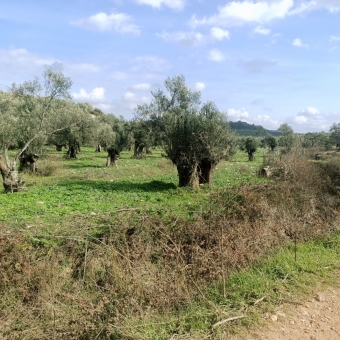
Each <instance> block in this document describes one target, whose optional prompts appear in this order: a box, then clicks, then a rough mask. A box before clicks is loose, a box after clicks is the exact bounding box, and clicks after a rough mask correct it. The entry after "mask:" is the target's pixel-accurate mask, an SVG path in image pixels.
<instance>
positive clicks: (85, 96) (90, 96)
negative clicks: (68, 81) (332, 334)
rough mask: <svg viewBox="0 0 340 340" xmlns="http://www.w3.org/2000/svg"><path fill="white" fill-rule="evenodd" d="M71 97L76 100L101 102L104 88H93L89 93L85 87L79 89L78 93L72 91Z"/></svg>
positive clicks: (103, 96) (103, 99)
mask: <svg viewBox="0 0 340 340" xmlns="http://www.w3.org/2000/svg"><path fill="white" fill-rule="evenodd" d="M72 97H73V99H74V100H75V101H77V102H88V103H102V102H103V101H105V100H106V99H105V89H104V88H102V87H96V88H94V89H93V90H92V91H91V92H90V93H88V92H86V90H85V89H80V91H79V92H78V93H76V92H74V93H72Z"/></svg>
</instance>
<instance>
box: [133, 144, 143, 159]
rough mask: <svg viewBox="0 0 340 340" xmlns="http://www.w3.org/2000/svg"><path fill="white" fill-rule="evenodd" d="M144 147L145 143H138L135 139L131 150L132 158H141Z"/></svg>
mask: <svg viewBox="0 0 340 340" xmlns="http://www.w3.org/2000/svg"><path fill="white" fill-rule="evenodd" d="M144 147H145V145H144V144H143V143H142V144H139V143H138V142H137V141H135V146H134V150H133V158H143V156H144V152H143V150H144Z"/></svg>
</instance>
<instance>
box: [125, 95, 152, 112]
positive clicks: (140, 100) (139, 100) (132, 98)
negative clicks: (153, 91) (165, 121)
mask: <svg viewBox="0 0 340 340" xmlns="http://www.w3.org/2000/svg"><path fill="white" fill-rule="evenodd" d="M123 101H124V102H125V103H126V104H127V107H128V109H129V110H134V109H135V108H136V107H137V105H138V104H149V103H150V102H151V98H149V97H146V96H141V97H139V96H137V95H136V93H134V92H130V91H128V92H125V93H124V95H123Z"/></svg>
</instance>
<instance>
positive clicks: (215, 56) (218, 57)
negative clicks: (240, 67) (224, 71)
mask: <svg viewBox="0 0 340 340" xmlns="http://www.w3.org/2000/svg"><path fill="white" fill-rule="evenodd" d="M208 59H210V60H212V61H216V62H221V61H223V60H224V59H225V56H224V54H223V53H222V52H221V51H219V50H217V49H213V50H211V51H210V52H209V55H208Z"/></svg>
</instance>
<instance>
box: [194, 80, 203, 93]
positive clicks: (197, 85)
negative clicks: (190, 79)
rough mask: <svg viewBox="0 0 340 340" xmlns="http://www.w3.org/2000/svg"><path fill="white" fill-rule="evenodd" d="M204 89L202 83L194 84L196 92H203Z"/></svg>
mask: <svg viewBox="0 0 340 340" xmlns="http://www.w3.org/2000/svg"><path fill="white" fill-rule="evenodd" d="M204 89H205V84H204V83H201V82H198V83H196V84H195V90H196V91H203V90H204Z"/></svg>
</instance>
